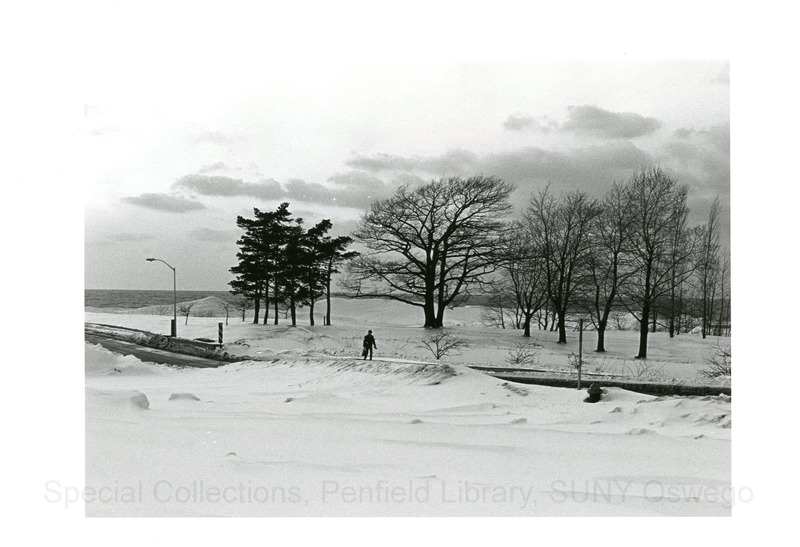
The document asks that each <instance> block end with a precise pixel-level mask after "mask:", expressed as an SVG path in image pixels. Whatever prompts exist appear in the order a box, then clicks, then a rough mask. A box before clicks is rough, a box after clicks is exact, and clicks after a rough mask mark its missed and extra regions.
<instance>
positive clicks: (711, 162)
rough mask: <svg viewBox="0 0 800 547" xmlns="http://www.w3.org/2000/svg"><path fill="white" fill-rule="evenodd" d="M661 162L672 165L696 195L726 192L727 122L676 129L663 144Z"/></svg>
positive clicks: (727, 159)
mask: <svg viewBox="0 0 800 547" xmlns="http://www.w3.org/2000/svg"><path fill="white" fill-rule="evenodd" d="M662 161H663V162H665V163H667V164H671V165H673V166H674V167H675V170H676V172H677V173H678V175H679V177H680V178H681V180H682V181H683V182H685V183H687V184H689V186H690V191H691V192H692V193H693V194H694V195H695V196H698V197H703V198H704V199H706V200H710V199H712V198H713V197H716V196H718V195H719V196H728V195H729V194H730V178H731V168H730V162H731V157H730V125H729V124H720V125H714V126H711V127H708V128H705V129H700V130H696V129H688V128H680V129H678V130H676V131H675V133H674V134H673V140H671V141H669V142H667V143H666V145H665V146H664V157H663V158H662Z"/></svg>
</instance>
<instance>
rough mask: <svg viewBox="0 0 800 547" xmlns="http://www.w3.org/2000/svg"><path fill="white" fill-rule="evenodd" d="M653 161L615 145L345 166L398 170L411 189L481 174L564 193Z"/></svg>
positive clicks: (380, 159) (380, 157)
mask: <svg viewBox="0 0 800 547" xmlns="http://www.w3.org/2000/svg"><path fill="white" fill-rule="evenodd" d="M652 161H653V157H652V155H651V154H649V153H648V152H646V151H644V150H641V149H640V148H638V147H636V146H635V145H634V144H632V143H630V142H625V141H615V142H608V143H603V144H600V145H595V146H588V147H582V148H574V149H569V150H566V151H555V150H546V149H543V148H538V147H526V148H520V149H517V150H512V151H509V152H502V153H496V154H487V155H483V156H479V155H477V154H474V153H472V152H464V151H460V150H456V151H450V152H447V153H445V154H442V155H441V156H428V157H417V156H414V157H403V156H392V155H388V154H377V155H374V156H369V157H366V156H356V157H355V158H352V159H351V160H349V161H348V162H347V163H348V164H351V165H359V166H362V167H370V168H372V169H375V170H381V171H390V170H395V171H397V174H396V175H395V176H394V177H393V180H394V181H395V182H409V183H412V184H414V183H417V182H423V181H424V180H425V179H424V178H422V177H421V176H419V174H420V173H427V174H431V175H434V176H437V177H438V176H471V175H479V174H483V175H487V176H489V175H491V176H497V177H500V178H502V179H504V180H506V181H508V182H511V183H513V184H516V185H519V186H528V185H531V184H538V183H553V184H554V185H556V186H560V187H562V188H577V187H578V186H581V185H589V186H592V185H596V184H598V183H602V184H605V183H608V184H610V182H611V181H613V180H620V179H624V178H626V177H627V176H628V175H629V174H630V172H631V171H632V170H633V169H636V168H638V167H640V166H642V165H643V164H647V163H650V162H652Z"/></svg>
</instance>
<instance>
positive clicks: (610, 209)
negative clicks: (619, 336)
mask: <svg viewBox="0 0 800 547" xmlns="http://www.w3.org/2000/svg"><path fill="white" fill-rule="evenodd" d="M632 220H633V216H632V215H631V211H630V208H629V207H628V202H627V194H626V192H625V187H624V185H622V184H621V183H618V182H615V183H614V184H613V186H612V187H611V189H610V190H609V191H608V193H607V194H606V195H605V197H604V198H603V202H602V213H601V214H600V215H598V216H597V217H596V218H595V221H594V223H593V224H592V229H591V235H590V243H591V252H590V253H589V255H588V256H589V272H590V275H589V279H590V280H591V282H590V283H588V284H587V291H586V292H587V295H586V304H587V307H588V309H589V315H590V317H591V320H592V324H593V325H594V326H595V329H596V330H597V347H596V349H595V351H597V352H604V351H606V347H605V333H606V327H607V326H608V320H609V318H610V317H611V314H612V312H613V311H614V307H615V306H617V305H618V301H617V300H618V297H619V292H620V288H621V286H622V284H623V283H624V282H625V280H626V279H627V277H628V276H629V275H630V274H631V270H630V267H629V261H628V259H627V256H626V254H625V250H626V245H627V244H628V237H629V234H630V227H631V222H632Z"/></svg>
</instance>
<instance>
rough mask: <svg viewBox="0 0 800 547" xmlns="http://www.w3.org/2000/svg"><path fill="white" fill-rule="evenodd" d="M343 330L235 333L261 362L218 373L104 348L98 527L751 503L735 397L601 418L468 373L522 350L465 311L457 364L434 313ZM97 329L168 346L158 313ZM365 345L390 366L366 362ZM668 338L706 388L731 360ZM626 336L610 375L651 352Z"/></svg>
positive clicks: (683, 510)
mask: <svg viewBox="0 0 800 547" xmlns="http://www.w3.org/2000/svg"><path fill="white" fill-rule="evenodd" d="M334 312H335V315H334V318H333V325H332V326H330V327H323V326H320V325H318V326H316V327H313V328H312V327H309V326H307V325H304V324H301V325H300V326H298V327H294V328H293V327H289V326H285V325H280V326H277V327H276V326H273V325H267V326H263V325H253V324H252V323H250V322H249V318H248V321H247V322H242V321H241V318H240V317H239V318H230V319H229V326H228V327H227V328H226V331H225V335H226V347H225V349H226V351H229V352H238V354H240V355H249V356H252V357H256V358H258V359H259V360H258V361H252V360H250V361H243V362H238V363H232V364H227V365H224V366H223V367H220V368H218V369H190V368H180V369H178V368H170V367H168V366H164V365H153V364H147V363H141V362H140V361H138V360H137V359H135V358H133V357H130V356H128V357H122V356H119V355H116V354H113V353H111V352H109V351H107V350H105V349H103V348H100V347H98V346H92V345H89V344H87V345H86V486H87V491H86V492H84V493H83V496H82V498H83V499H82V501H85V502H86V513H87V515H116V516H129V515H141V516H157V515H158V516H161V515H175V516H178V515H204V516H205V515H208V516H211V515H231V516H234V515H253V516H255V515H261V516H267V515H269V516H273V515H274V516H277V515H326V516H327V515H330V516H335V515H385V516H390V515H391V516H393V515H418V516H423V515H474V516H478V515H480V516H484V515H520V516H538V515H729V514H730V513H731V506H732V505H733V504H735V503H736V501H737V498H738V496H739V495H740V494H739V493H737V491H736V490H735V489H733V488H732V486H731V444H730V438H731V402H730V398H728V397H724V396H723V397H703V398H698V397H684V398H678V397H675V398H657V397H651V396H645V395H640V394H636V393H631V392H627V391H624V390H620V389H615V388H609V389H608V390H607V393H606V394H605V395H604V396H603V399H602V401H600V402H599V403H596V404H587V403H584V402H583V398H584V397H585V395H586V394H585V391H577V390H572V389H561V388H547V387H540V386H530V385H521V384H513V383H508V382H504V381H502V380H497V379H494V378H491V377H489V376H486V375H483V374H481V373H479V372H476V371H474V370H471V369H469V368H466V367H465V366H464V364H492V363H494V364H495V365H498V366H505V365H507V363H505V362H504V361H505V359H506V358H507V355H508V353H509V351H510V350H511V349H512V348H513V347H514V346H515V345H516V344H518V343H520V342H521V337H520V332H519V331H510V330H509V331H502V330H495V329H489V330H486V329H484V328H481V327H479V326H478V323H479V313H478V310H476V309H470V308H466V309H463V308H462V309H456V310H452V312H451V313H450V316H449V318H448V322H447V324H446V326H447V328H448V330H449V331H450V332H452V333H453V334H454V335H458V336H461V337H464V338H466V339H468V340H469V341H470V344H471V346H470V348H469V349H467V350H466V351H464V352H463V353H462V354H461V355H459V356H455V355H453V356H446V357H444V358H443V359H442V361H441V362H438V363H437V362H435V361H433V358H432V356H431V355H430V353H428V354H427V355H426V350H424V349H422V348H419V347H418V343H419V340H420V339H421V337H423V336H425V335H426V332H425V331H424V329H420V328H418V327H416V326H415V325H416V324H417V322H418V320H419V317H418V310H415V309H413V308H409V307H407V306H402V305H399V304H393V303H388V302H385V301H352V300H337V301H336V302H335V308H334ZM85 316H86V320H87V321H90V322H95V323H106V324H118V325H123V326H128V327H133V328H142V329H145V330H151V331H156V332H158V331H159V330H160V331H162V332H164V331H168V329H169V318H168V317H167V318H165V317H163V316H158V315H145V314H124V315H122V314H119V315H116V314H98V313H86V314H85ZM222 320H223V321H224V319H222ZM301 320H303V321H305V322H307V321H306V318H305V317H301ZM219 321H220V318H199V317H190V318H189V325H188V326H185V325H183V324H182V321H180V322H179V334H180V335H181V336H186V337H199V336H204V337H214V336H215V327H216V324H217V322H219ZM318 321H319V322H320V323H321V317H319V318H318ZM282 322H283V321H282ZM366 328H372V329H373V330H375V333H376V335H377V340H378V350H377V351H376V357H375V360H374V361H372V362H370V361H366V362H365V361H363V360H360V359H357V358H355V356H356V354H357V351H358V350H357V348H358V345H359V343H360V338H361V336H363V334H364V333H365V332H366ZM362 331H363V332H362ZM661 335H662V333H656V335H654V336H653V343H652V346H651V350H652V354H653V356H654V357H655V358H657V359H654V361H657V363H659V365H658V366H659V367H660V370H661V371H662V373H663V371H664V370H668V371H669V372H668V374H669V375H670V376H675V377H683V378H687V379H688V378H692V377H696V376H697V371H698V370H699V369H700V368H702V367H704V366H705V363H704V358H705V357H706V355H707V353H708V352H711V351H713V348H714V347H715V345H716V344H717V343H720V342H722V343H726V342H727V343H729V339H724V340H712V339H707V340H701V339H700V338H699V337H697V336H691V335H681V336H680V337H678V338H676V339H673V340H670V339H668V338H666V337H665V336H661ZM553 337H554V333H543V332H534V337H533V339H532V340H531V341H530V342H529V343H531V344H537V345H536V346H535V349H536V351H537V352H538V355H539V365H540V366H541V365H543V364H544V365H549V366H553V367H561V366H563V367H566V366H567V361H566V356H568V355H569V352H571V351H575V350H576V344H577V340H576V338H577V336H572V337H571V344H570V345H569V347H567V348H563V347H558V346H557V345H555V344H553V343H552V341H551V339H552V338H553ZM608 338H609V340H608V347H609V353H610V354H611V355H610V356H607V357H606V358H605V359H606V363H608V362H610V361H611V360H612V359H614V358H615V356H618V358H619V359H630V355H633V354H634V353H632V351H633V352H635V341H636V333H634V332H613V333H609V337H608ZM585 344H588V348H589V349H591V344H592V337H591V334H590V333H587V335H586V339H585ZM631 344H633V346H631ZM532 347H533V346H532ZM631 347H633V350H631ZM612 348H613V349H612Z"/></svg>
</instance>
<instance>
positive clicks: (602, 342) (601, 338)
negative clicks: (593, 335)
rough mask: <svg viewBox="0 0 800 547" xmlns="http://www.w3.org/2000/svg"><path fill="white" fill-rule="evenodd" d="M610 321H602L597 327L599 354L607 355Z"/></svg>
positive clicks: (597, 349) (597, 350)
mask: <svg viewBox="0 0 800 547" xmlns="http://www.w3.org/2000/svg"><path fill="white" fill-rule="evenodd" d="M607 326H608V320H607V319H606V320H600V321H599V322H598V325H597V348H596V349H595V351H596V352H597V353H605V351H606V327H607Z"/></svg>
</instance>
